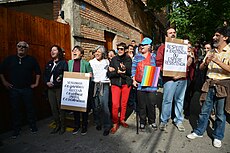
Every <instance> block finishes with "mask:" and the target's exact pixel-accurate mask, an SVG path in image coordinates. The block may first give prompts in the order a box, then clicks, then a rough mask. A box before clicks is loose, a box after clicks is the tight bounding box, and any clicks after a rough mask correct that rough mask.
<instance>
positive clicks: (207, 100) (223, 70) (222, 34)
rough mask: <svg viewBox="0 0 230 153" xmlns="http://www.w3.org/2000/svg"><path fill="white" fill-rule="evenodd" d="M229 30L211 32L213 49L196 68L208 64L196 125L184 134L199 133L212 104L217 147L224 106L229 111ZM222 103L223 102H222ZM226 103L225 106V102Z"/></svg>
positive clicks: (190, 136) (222, 136) (203, 127)
mask: <svg viewBox="0 0 230 153" xmlns="http://www.w3.org/2000/svg"><path fill="white" fill-rule="evenodd" d="M229 36H230V30H229V28H227V27H220V28H217V29H216V32H215V34H214V36H213V41H214V44H213V46H214V47H215V48H216V49H215V50H212V51H209V52H208V53H207V54H206V56H205V58H204V60H203V63H202V64H201V65H200V69H201V70H202V69H205V68H208V70H207V80H206V82H205V83H204V85H203V87H202V92H203V93H202V95H201V97H200V100H201V101H203V102H204V103H203V105H202V109H201V113H200V114H199V120H198V124H197V127H196V128H195V129H194V130H193V133H191V134H189V135H187V138H189V139H195V138H199V137H203V134H204V132H205V130H206V128H207V125H208V119H209V116H210V114H211V111H212V108H213V107H215V110H216V119H215V121H214V130H213V133H212V136H213V146H214V147H217V148H220V147H221V140H222V139H223V138H224V131H225V122H226V116H225V112H224V109H225V110H226V111H227V112H229V108H230V107H229V96H230V94H229V88H230V80H229V79H230V46H229V45H228V43H229ZM225 103H226V104H225ZM225 105H226V106H225Z"/></svg>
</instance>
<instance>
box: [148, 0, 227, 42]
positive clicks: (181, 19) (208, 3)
mask: <svg viewBox="0 0 230 153" xmlns="http://www.w3.org/2000/svg"><path fill="white" fill-rule="evenodd" d="M157 1H158V0H149V1H148V4H149V5H153V4H155V5H156V4H157V3H156V2H157ZM166 2H168V3H166V4H165V0H163V2H162V4H159V7H161V8H162V7H165V6H166V5H169V6H170V8H172V10H171V12H170V13H169V14H168V19H169V21H170V23H171V24H173V25H175V26H176V28H177V33H178V36H179V37H181V38H182V37H183V36H184V35H187V36H189V38H190V40H191V41H193V42H194V41H196V40H201V41H203V40H207V41H209V40H211V39H212V35H213V32H214V30H215V28H217V27H218V26H222V25H223V22H224V21H229V20H230V9H229V8H230V1H229V0H218V1H217V0H171V1H170V0H166ZM159 3H160V2H159ZM152 7H153V6H152ZM159 7H158V6H154V7H153V8H155V9H154V10H155V11H159V10H160V9H159Z"/></svg>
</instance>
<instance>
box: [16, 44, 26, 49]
mask: <svg viewBox="0 0 230 153" xmlns="http://www.w3.org/2000/svg"><path fill="white" fill-rule="evenodd" d="M17 47H18V48H27V47H26V46H23V45H17Z"/></svg>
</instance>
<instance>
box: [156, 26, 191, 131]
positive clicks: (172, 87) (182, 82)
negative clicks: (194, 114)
mask: <svg viewBox="0 0 230 153" xmlns="http://www.w3.org/2000/svg"><path fill="white" fill-rule="evenodd" d="M166 37H170V38H176V31H175V29H174V28H168V29H167V30H166ZM164 51H165V45H164V44H163V45H161V46H160V47H159V49H158V51H157V56H156V63H157V66H159V67H161V71H162V70H163V62H164ZM163 83H164V93H163V102H162V111H161V117H160V120H161V123H160V129H161V130H162V131H165V130H166V125H167V122H168V120H169V119H170V117H171V111H172V102H173V101H174V103H175V118H174V119H173V122H174V123H175V125H176V127H177V128H178V130H179V131H180V132H184V131H185V128H184V126H183V124H182V122H183V120H184V117H183V103H184V96H185V90H186V87H187V80H186V78H182V77H180V76H176V77H163Z"/></svg>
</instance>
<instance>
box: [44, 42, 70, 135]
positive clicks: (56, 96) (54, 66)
mask: <svg viewBox="0 0 230 153" xmlns="http://www.w3.org/2000/svg"><path fill="white" fill-rule="evenodd" d="M50 55H51V58H52V59H51V60H50V61H49V62H48V63H47V64H46V66H45V72H44V81H45V84H46V85H47V87H48V99H49V102H50V106H51V111H52V114H53V118H54V121H55V123H56V127H55V128H54V129H53V130H52V131H51V134H55V133H57V132H59V134H63V133H64V132H65V124H64V119H65V111H64V110H61V107H60V106H61V87H62V78H63V73H64V71H68V65H67V63H66V61H65V60H64V58H63V51H62V49H61V48H60V47H59V46H58V45H53V46H52V47H51V49H50Z"/></svg>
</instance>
